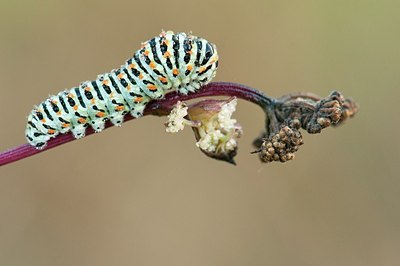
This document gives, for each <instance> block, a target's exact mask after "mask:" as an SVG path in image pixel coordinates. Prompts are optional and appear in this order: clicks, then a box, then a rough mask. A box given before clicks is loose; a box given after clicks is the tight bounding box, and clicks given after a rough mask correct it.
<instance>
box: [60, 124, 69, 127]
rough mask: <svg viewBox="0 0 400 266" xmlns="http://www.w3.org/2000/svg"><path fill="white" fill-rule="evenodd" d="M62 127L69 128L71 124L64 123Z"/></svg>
mask: <svg viewBox="0 0 400 266" xmlns="http://www.w3.org/2000/svg"><path fill="white" fill-rule="evenodd" d="M61 126H62V127H63V128H66V127H69V124H67V123H64V124H62V125H61Z"/></svg>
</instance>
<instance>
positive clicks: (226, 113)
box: [218, 98, 237, 131]
mask: <svg viewBox="0 0 400 266" xmlns="http://www.w3.org/2000/svg"><path fill="white" fill-rule="evenodd" d="M236 105H237V99H236V98H233V99H232V100H231V101H230V102H228V103H226V104H224V105H223V106H222V107H221V111H220V112H219V113H218V122H219V124H220V125H221V128H223V129H225V130H227V131H229V130H230V129H232V128H233V127H234V126H235V124H236V119H232V118H231V116H232V114H233V112H235V111H236Z"/></svg>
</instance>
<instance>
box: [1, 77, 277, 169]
mask: <svg viewBox="0 0 400 266" xmlns="http://www.w3.org/2000/svg"><path fill="white" fill-rule="evenodd" d="M209 96H236V97H237V98H240V99H243V100H246V101H249V102H252V103H255V104H257V105H259V106H260V107H261V108H262V109H263V110H264V112H266V110H267V108H268V107H270V106H271V105H273V104H274V102H275V99H273V98H270V97H268V96H266V95H264V94H263V93H262V92H260V91H258V90H256V89H253V88H250V87H247V86H245V85H241V84H237V83H229V82H212V83H209V84H208V85H205V86H203V87H202V88H200V90H198V91H197V92H195V93H192V94H188V95H182V94H179V93H177V92H175V91H174V92H171V93H167V94H166V95H165V97H164V98H163V99H161V100H157V101H151V102H150V103H149V104H148V105H147V106H146V109H145V111H144V114H143V115H144V116H145V115H157V116H166V115H168V114H169V113H170V111H171V110H172V108H173V106H174V105H175V104H176V102H178V101H189V100H192V99H197V98H202V97H209ZM132 119H134V117H132V116H130V115H126V116H125V119H124V120H125V122H126V121H129V120H132ZM111 126H112V123H111V122H110V121H108V122H107V123H106V126H105V128H108V127H111ZM93 133H94V130H93V129H92V128H90V127H88V128H87V130H86V136H88V135H92V134H93ZM73 140H75V138H74V137H73V135H72V134H71V133H70V132H69V133H67V134H60V135H58V136H57V137H55V138H53V139H51V140H49V141H48V142H47V146H46V148H44V149H42V150H38V149H36V148H35V147H33V146H31V145H29V144H27V143H26V144H22V145H21V146H18V147H15V148H11V149H9V150H7V151H4V152H2V153H0V166H2V165H6V164H9V163H12V162H15V161H18V160H21V159H23V158H26V157H30V156H32V155H35V154H38V153H41V152H43V151H47V150H49V149H52V148H54V147H57V146H59V145H62V144H65V143H67V142H70V141H73Z"/></svg>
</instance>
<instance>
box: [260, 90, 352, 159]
mask: <svg viewBox="0 0 400 266" xmlns="http://www.w3.org/2000/svg"><path fill="white" fill-rule="evenodd" d="M278 101H280V102H278V103H277V104H276V105H275V109H273V110H270V112H269V113H268V120H267V121H268V123H267V126H266V130H265V132H264V134H263V135H262V136H261V137H260V138H258V139H256V140H255V141H254V142H253V144H254V145H255V146H256V147H258V150H257V151H255V152H254V153H258V154H259V157H260V159H261V161H262V162H274V161H279V162H287V161H289V160H292V159H293V158H294V156H295V155H294V153H295V152H296V151H297V150H298V149H299V147H300V145H302V144H303V139H302V135H301V133H300V131H299V130H300V128H303V129H305V130H306V131H307V132H308V133H311V134H315V133H320V132H321V131H322V129H324V128H327V127H329V126H331V125H338V124H339V123H342V122H343V121H344V120H346V119H347V118H349V117H352V116H354V115H355V113H357V111H358V105H357V104H356V103H355V102H354V101H353V100H352V99H345V98H344V97H343V95H342V94H341V93H340V92H337V91H333V92H332V93H331V94H330V95H329V96H328V97H326V98H322V99H321V98H319V97H317V96H315V95H312V94H298V95H295V94H294V95H287V96H283V97H282V98H280V99H278Z"/></svg>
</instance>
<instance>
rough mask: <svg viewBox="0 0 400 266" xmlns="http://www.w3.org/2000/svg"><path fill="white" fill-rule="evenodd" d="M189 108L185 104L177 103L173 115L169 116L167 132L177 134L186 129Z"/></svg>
mask: <svg viewBox="0 0 400 266" xmlns="http://www.w3.org/2000/svg"><path fill="white" fill-rule="evenodd" d="M187 110H188V107H187V106H186V104H185V103H182V102H180V101H179V102H177V103H176V104H175V106H174V108H173V109H172V111H171V113H170V114H169V115H168V122H167V123H166V124H165V125H166V127H167V128H166V129H165V130H166V131H167V132H168V133H176V132H178V131H180V130H183V128H184V127H185V122H186V121H187V120H186V119H185V118H184V117H185V116H186V115H187V114H188V112H187Z"/></svg>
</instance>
